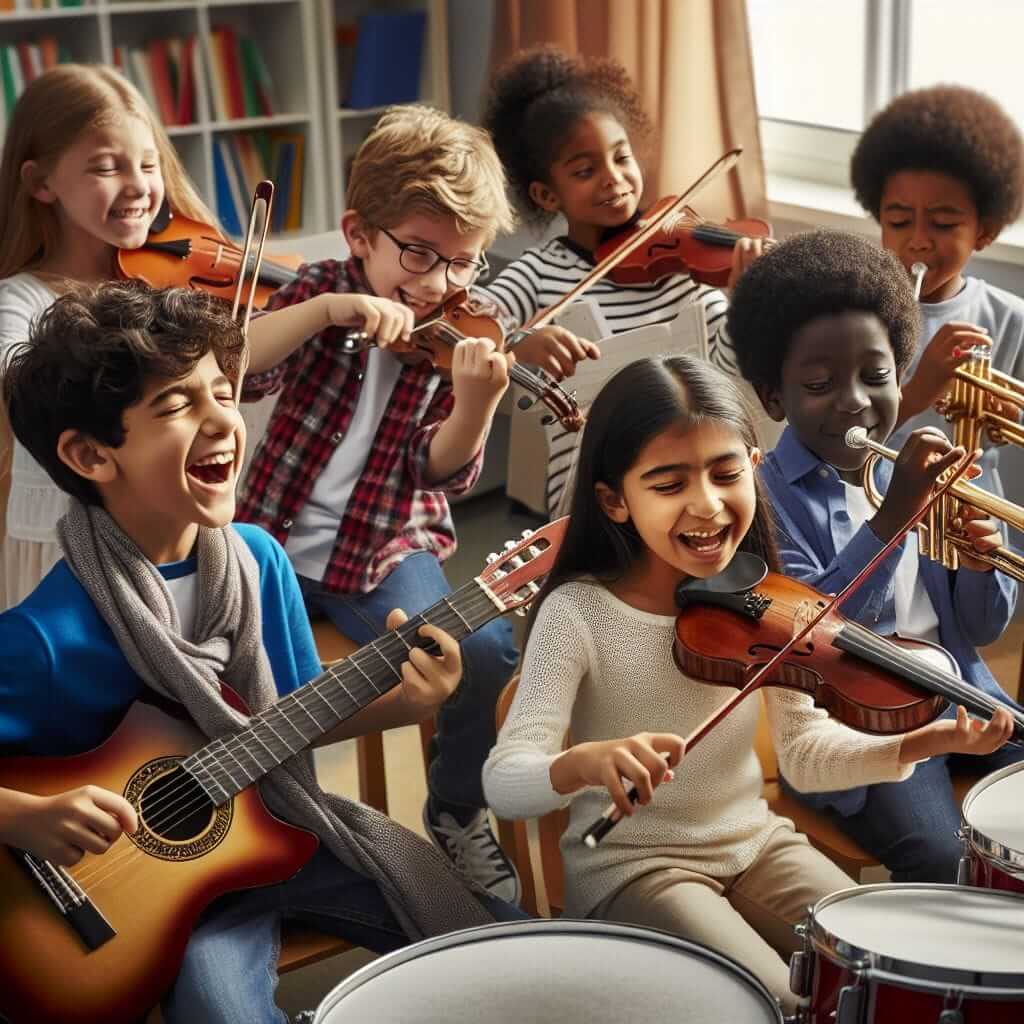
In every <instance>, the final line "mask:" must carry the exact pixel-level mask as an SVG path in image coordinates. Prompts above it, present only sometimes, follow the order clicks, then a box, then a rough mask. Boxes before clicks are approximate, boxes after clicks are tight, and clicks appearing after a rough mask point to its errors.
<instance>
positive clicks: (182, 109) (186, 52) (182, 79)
mask: <svg viewBox="0 0 1024 1024" xmlns="http://www.w3.org/2000/svg"><path fill="white" fill-rule="evenodd" d="M196 55H197V51H196V37H195V36H189V37H188V38H187V39H185V40H184V42H183V43H182V46H181V62H180V64H179V65H178V124H192V123H193V122H194V121H195V119H196V113H195V88H196V85H195V82H196V79H195V61H196Z"/></svg>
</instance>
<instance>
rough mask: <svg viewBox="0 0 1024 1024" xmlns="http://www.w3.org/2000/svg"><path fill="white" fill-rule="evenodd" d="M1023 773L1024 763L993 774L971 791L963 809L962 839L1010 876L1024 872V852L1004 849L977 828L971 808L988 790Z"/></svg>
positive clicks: (999, 843) (1007, 766) (1009, 848)
mask: <svg viewBox="0 0 1024 1024" xmlns="http://www.w3.org/2000/svg"><path fill="white" fill-rule="evenodd" d="M1022 771H1024V761H1019V762H1018V763H1017V764H1008V765H1006V767H1005V768H999V769H997V770H996V771H994V772H990V773H989V774H988V775H986V776H985V777H984V778H982V779H979V780H978V781H977V782H976V783H975V784H974V785H973V786H971V788H970V789H969V790H967V793H966V794H965V795H964V802H963V806H962V807H961V808H960V822H961V825H960V838H961V839H966V840H967V842H968V843H970V845H971V846H972V847H973V848H974V849H975V850H976V851H977V852H978V854H979V855H980V856H981V857H982V858H984V859H985V860H986V861H990V862H992V863H994V864H995V866H996V867H998V868H1000V869H1001V870H1003V871H1004V872H1006V873H1007V874H1014V873H1018V874H1019V873H1021V872H1024V850H1015V849H1014V848H1013V847H1012V846H1004V845H1003V844H1002V843H1001V842H999V841H998V840H997V839H993V838H992V837H991V836H989V835H986V834H985V833H984V832H982V831H981V830H980V829H978V828H975V826H974V825H972V824H971V822H970V820H969V819H968V817H967V816H968V814H969V813H970V810H971V805H972V804H973V803H974V801H975V800H977V798H978V797H979V796H981V794H982V793H983V792H984V791H985V790H986V789H989V788H990V787H991V786H994V785H995V784H996V783H997V782H1001V781H1002V780H1003V779H1005V778H1008V777H1009V776H1011V775H1016V774H1017V773H1018V772H1022Z"/></svg>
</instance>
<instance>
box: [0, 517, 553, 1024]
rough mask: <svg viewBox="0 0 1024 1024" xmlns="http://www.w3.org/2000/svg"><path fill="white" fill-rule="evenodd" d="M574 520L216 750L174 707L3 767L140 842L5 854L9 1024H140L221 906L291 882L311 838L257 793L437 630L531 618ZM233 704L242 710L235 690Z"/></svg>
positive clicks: (0, 851)
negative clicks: (58, 855)
mask: <svg viewBox="0 0 1024 1024" xmlns="http://www.w3.org/2000/svg"><path fill="white" fill-rule="evenodd" d="M567 523H568V520H567V519H564V518H563V519H560V520H557V521H556V522H554V523H550V524H548V525H547V526H545V527H543V528H542V529H540V530H538V531H537V532H535V533H532V534H531V533H530V532H529V531H527V532H526V533H524V535H523V539H522V540H521V541H520V542H518V543H512V542H509V543H508V544H506V545H505V550H504V551H503V553H502V554H501V555H500V556H499V555H492V556H490V558H489V559H488V561H489V563H490V564H489V565H488V566H487V568H486V569H485V570H484V571H483V572H482V573H481V574H480V575H479V576H477V577H475V578H474V579H473V580H471V581H470V582H469V583H467V584H465V586H463V587H460V588H459V589H458V590H456V591H454V592H453V593H451V594H449V595H448V596H447V597H445V598H442V600H440V601H438V602H437V604H435V605H433V606H432V607H430V608H429V609H427V611H425V612H423V613H422V614H421V615H417V616H414V617H413V618H411V619H409V620H408V621H407V622H405V623H404V624H403V625H402V626H401V627H400V628H399V629H396V630H394V631H393V632H391V633H388V634H386V635H384V636H382V637H381V638H380V639H378V640H376V641H374V642H373V643H371V644H368V645H367V646H365V647H362V648H360V649H359V650H358V651H356V653H355V654H353V655H352V656H351V657H349V658H346V659H345V660H344V661H341V662H338V663H336V664H334V665H332V666H331V667H330V668H329V669H327V670H326V671H325V672H323V673H322V674H321V675H319V676H317V677H316V678H315V679H313V680H311V681H310V682H308V683H306V684H305V685H304V686H302V687H300V688H299V689H297V690H295V691H293V692H292V693H290V694H288V695H287V696H285V697H282V698H281V699H280V700H278V701H277V702H276V703H275V704H273V705H272V706H271V707H269V708H267V709H266V710H264V711H262V712H260V713H259V714H258V715H255V716H251V717H250V719H249V724H248V725H247V727H246V728H244V729H243V730H242V731H240V732H238V733H236V734H234V735H230V736H223V737H220V738H218V739H215V740H213V741H212V742H211V741H209V740H208V739H207V738H206V737H204V736H203V735H202V734H201V733H200V732H199V731H198V729H196V727H195V726H194V725H193V724H192V722H191V721H190V720H189V719H188V718H187V717H186V716H185V715H184V713H183V711H182V710H181V709H180V707H178V706H177V705H173V704H170V703H169V702H161V701H159V700H158V699H157V698H156V697H155V695H154V699H152V700H148V699H147V700H144V701H138V702H136V703H135V704H133V705H132V706H131V708H130V709H129V710H128V713H127V714H126V715H125V717H124V719H122V721H121V723H120V724H119V725H118V727H117V729H116V730H115V731H114V733H113V734H112V735H111V737H110V738H109V739H108V740H107V741H106V742H105V743H103V744H102V745H101V746H100V747H97V748H96V749H95V750H93V751H90V752H88V753H85V754H81V755H78V756H75V757H62V758H46V757H17V758H8V759H5V760H4V761H2V762H0V786H6V787H9V788H11V789H17V790H21V791H23V792H28V793H35V794H37V795H50V794H55V793H60V792H63V791H65V790H68V789H74V788H77V787H79V786H83V785H87V784H92V785H96V786H102V787H103V788H104V789H109V790H112V791H113V792H116V793H122V794H123V795H124V796H125V798H126V799H127V800H129V801H130V802H131V804H132V805H133V806H134V807H135V809H136V811H137V812H138V815H139V827H138V830H137V831H136V832H135V833H133V834H131V835H123V836H121V837H120V838H119V839H118V840H117V841H116V842H115V843H114V844H113V845H112V846H111V848H110V849H109V850H108V851H107V852H106V853H105V854H103V855H102V856H92V855H87V856H85V857H83V858H82V860H81V861H79V862H78V863H77V864H76V865H74V867H72V868H62V867H59V866H57V865H54V864H52V863H50V862H48V861H44V860H41V859H39V858H38V857H35V856H33V855H32V854H29V853H27V852H26V851H24V850H18V849H14V848H11V847H5V846H0V1017H6V1018H7V1019H8V1020H9V1021H10V1022H11V1024H112V1022H114V1021H132V1020H136V1019H138V1018H141V1017H142V1016H143V1015H144V1014H145V1013H146V1012H147V1010H148V1009H149V1008H150V1007H152V1006H154V1005H155V1004H156V1003H157V1002H158V1001H159V1000H160V997H161V995H162V994H163V993H164V992H165V991H166V990H167V989H168V988H169V987H170V985H171V984H172V982H173V981H174V979H175V977H176V975H177V972H178V968H179V966H180V964H181V959H182V956H183V954H184V950H185V946H186V944H187V942H188V939H189V935H190V934H191V932H192V928H193V926H194V924H195V921H196V919H197V918H198V916H199V915H200V914H201V913H202V911H203V909H204V908H205V907H206V906H207V905H208V904H209V903H210V902H211V901H213V900H215V899H216V898H217V897H218V896H221V895H223V894H224V893H227V892H230V891H232V890H236V889H243V888H251V887H255V886H261V885H271V884H273V883H275V882H281V881H284V880H285V879H287V878H290V877H291V876H292V875H294V874H295V872H297V871H298V870H299V869H300V868H301V867H302V866H303V865H304V864H305V863H306V862H307V861H308V860H309V859H310V857H312V855H313V853H314V852H315V850H316V848H317V845H318V840H317V838H316V836H314V835H313V834H312V833H309V832H307V831H305V830H303V829H299V828H296V827H294V826H292V825H289V824H286V823H285V822H283V821H281V820H280V819H278V818H276V817H275V816H274V815H272V814H271V813H270V812H269V811H268V809H267V808H266V806H265V805H264V803H263V801H262V799H261V798H260V793H259V789H258V787H257V786H254V785H253V783H255V782H258V781H259V780H260V779H261V778H262V777H263V776H264V775H266V774H267V772H269V771H271V770H272V769H273V768H276V767H277V766H278V765H280V764H281V763H282V762H284V761H286V760H287V759H288V758H289V757H291V756H292V755H294V754H296V753H298V752H299V751H301V750H304V749H306V748H307V747H309V746H310V745H311V744H312V743H313V742H314V741H315V740H316V739H318V738H319V737H321V736H323V735H324V734H325V733H327V732H328V731H330V730H331V729H332V728H334V727H335V726H336V725H337V724H338V723H339V722H342V721H344V720H345V719H346V718H348V717H349V716H350V715H352V714H354V713H355V712H356V711H359V710H360V709H361V708H363V707H365V706H366V705H367V704H369V703H371V702H372V701H373V700H375V699H376V698H377V697H379V696H380V695H381V694H382V693H384V692H385V691H386V690H389V689H391V688H392V687H393V686H395V685H396V684H397V683H398V682H399V681H400V679H401V676H400V674H399V666H400V665H401V664H402V662H404V661H405V660H406V658H407V655H408V652H409V649H410V648H411V647H414V646H417V647H423V648H425V649H427V650H431V649H432V648H433V649H435V650H436V644H434V643H433V641H429V640H426V639H424V638H422V637H420V636H418V635H417V630H418V629H419V628H420V626H422V625H424V624H425V623H427V622H429V623H431V624H433V625H437V626H440V627H441V628H442V629H445V630H447V631H448V632H449V633H450V634H452V636H454V637H455V638H456V639H457V640H459V641H461V640H463V639H464V638H465V637H466V636H468V635H469V634H470V633H472V632H473V631H474V630H477V629H479V628H480V627H481V626H483V625H484V624H485V623H487V622H489V621H490V620H491V619H493V618H496V617H497V616H499V615H501V614H503V613H505V612H508V611H512V610H524V609H525V606H526V605H527V604H528V603H529V602H530V601H531V600H532V598H533V597H534V595H535V594H536V593H537V591H538V589H539V586H538V580H539V579H540V578H541V577H542V576H544V575H545V574H546V573H547V572H548V571H549V570H550V569H551V566H552V564H553V562H554V558H555V555H556V554H557V552H558V547H559V544H560V543H561V540H562V537H563V535H564V533H565V528H566V525H567ZM224 692H225V697H226V698H229V699H232V700H233V702H234V703H235V704H236V706H241V701H240V699H239V698H238V697H237V695H235V694H233V693H232V692H231V691H229V690H228V688H227V687H224Z"/></svg>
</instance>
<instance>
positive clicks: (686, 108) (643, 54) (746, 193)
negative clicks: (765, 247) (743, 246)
mask: <svg viewBox="0 0 1024 1024" xmlns="http://www.w3.org/2000/svg"><path fill="white" fill-rule="evenodd" d="M540 43H552V44H554V45H556V46H558V47H560V48H561V49H562V50H565V51H566V52H567V53H579V54H583V55H585V56H591V57H614V58H615V59H616V60H618V61H619V62H620V63H622V64H623V65H624V66H625V68H626V70H627V71H628V72H629V75H630V77H631V78H632V79H633V82H634V83H635V84H636V86H637V89H638V90H639V92H640V96H641V98H642V99H643V102H644V106H645V108H646V110H647V113H648V114H649V115H650V117H651V120H652V121H653V123H654V125H655V132H656V148H655V153H654V155H653V157H652V160H651V163H650V165H649V166H648V167H647V168H646V169H645V170H646V174H645V182H646V200H647V202H648V204H650V203H653V202H654V201H655V200H656V199H658V198H660V197H661V196H663V195H671V194H675V193H678V192H681V191H682V190H683V189H684V188H685V187H686V186H687V185H689V184H690V182H691V181H693V179H694V178H696V177H697V175H698V174H700V173H701V172H702V171H703V170H704V169H705V168H706V167H707V166H708V165H709V164H710V163H711V162H712V161H713V160H715V159H716V158H717V157H718V156H720V155H721V154H722V153H724V152H725V151H726V150H728V149H731V148H733V147H734V146H742V147H743V156H742V157H741V158H740V162H739V165H738V166H737V168H736V170H735V171H733V172H732V173H731V174H730V175H728V177H727V179H723V180H722V181H720V182H716V183H715V184H714V185H712V186H710V187H709V188H708V189H706V190H705V191H704V192H702V193H701V195H700V196H699V198H698V199H696V200H695V202H694V205H695V207H696V208H697V209H698V210H699V211H700V212H701V213H702V214H703V215H704V216H707V217H718V218H722V217H727V216H728V217H741V216H764V214H765V212H766V210H767V202H766V198H765V183H764V164H763V160H762V155H761V137H760V130H759V125H758V119H757V102H756V99H755V96H754V66H753V57H752V54H751V48H750V33H749V31H748V26H747V11H746V3H745V0H498V6H497V11H496V16H495V25H494V44H493V49H492V55H491V56H492V66H493V67H497V66H498V65H499V64H500V63H501V62H502V61H504V60H506V59H507V58H508V57H510V56H511V55H512V54H514V53H515V52H516V51H517V50H520V49H523V48H525V47H529V46H536V45H538V44H540Z"/></svg>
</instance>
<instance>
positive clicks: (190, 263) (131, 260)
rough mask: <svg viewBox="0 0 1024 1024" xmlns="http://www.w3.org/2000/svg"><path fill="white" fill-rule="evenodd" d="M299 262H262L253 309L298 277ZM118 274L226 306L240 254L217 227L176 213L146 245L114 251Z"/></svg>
mask: <svg viewBox="0 0 1024 1024" xmlns="http://www.w3.org/2000/svg"><path fill="white" fill-rule="evenodd" d="M301 262H302V260H301V259H300V258H299V257H289V256H285V257H278V258H277V259H276V260H274V261H271V260H266V259H265V260H263V262H262V265H261V267H260V280H259V281H258V282H257V285H256V297H255V300H254V301H255V305H256V306H257V307H258V308H261V309H262V308H263V306H265V305H266V302H267V300H268V299H269V298H270V296H271V295H273V294H274V292H275V291H277V289H278V288H280V287H281V286H282V285H285V284H288V283H289V282H290V281H293V280H294V279H295V277H296V274H295V271H296V269H298V266H299V264H300V263H301ZM118 266H119V268H120V271H121V275H122V276H123V277H126V278H130V279H132V278H134V279H137V280H140V281H145V282H146V284H148V285H149V286H150V287H152V288H172V287H174V288H199V289H202V290H203V291H207V292H210V293H211V294H212V295H216V296H218V297H219V298H222V299H227V300H228V301H229V302H230V301H232V300H233V299H234V297H235V284H236V281H237V280H238V271H239V267H240V266H241V249H240V248H239V247H238V246H237V245H235V244H234V243H233V242H231V241H230V240H229V239H227V238H225V237H224V236H223V235H222V234H221V233H220V232H219V231H218V230H217V229H216V228H214V227H212V226H211V225H209V224H201V223H200V222H199V221H194V220H189V218H188V217H182V216H181V215H180V214H175V215H174V216H172V217H170V218H160V219H158V221H156V222H155V223H154V229H153V230H151V231H150V234H149V238H148V240H147V241H146V244H145V245H143V246H141V247H140V248H138V249H120V250H118Z"/></svg>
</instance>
